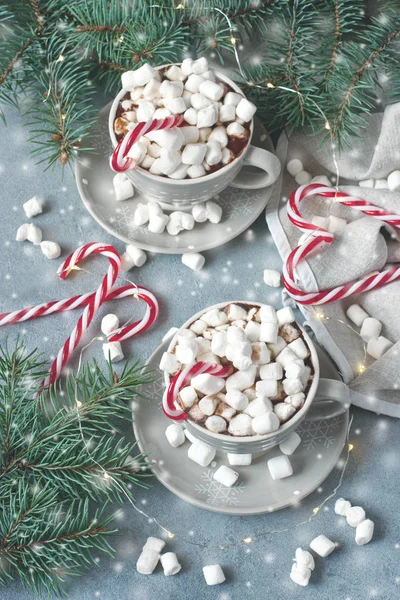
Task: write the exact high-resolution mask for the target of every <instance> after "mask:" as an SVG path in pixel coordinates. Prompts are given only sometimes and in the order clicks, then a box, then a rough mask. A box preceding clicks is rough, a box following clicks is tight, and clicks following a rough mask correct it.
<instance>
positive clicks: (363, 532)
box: [356, 519, 374, 546]
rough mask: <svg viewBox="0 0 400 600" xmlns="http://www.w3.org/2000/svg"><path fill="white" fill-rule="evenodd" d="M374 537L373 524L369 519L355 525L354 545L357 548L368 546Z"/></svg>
mask: <svg viewBox="0 0 400 600" xmlns="http://www.w3.org/2000/svg"><path fill="white" fill-rule="evenodd" d="M373 535H374V522H373V521H371V520H370V519H365V521H362V522H361V523H360V524H359V525H357V529H356V544H358V545H359V546H364V545H365V544H368V543H369V542H370V541H371V540H372V537H373Z"/></svg>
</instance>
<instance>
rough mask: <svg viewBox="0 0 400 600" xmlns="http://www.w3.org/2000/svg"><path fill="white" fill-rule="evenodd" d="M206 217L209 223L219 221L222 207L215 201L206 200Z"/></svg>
mask: <svg viewBox="0 0 400 600" xmlns="http://www.w3.org/2000/svg"><path fill="white" fill-rule="evenodd" d="M206 210H207V219H208V220H209V221H210V223H214V224H216V223H219V222H220V221H221V218H222V208H221V207H220V206H219V204H217V203H216V202H213V201H212V200H208V201H207V202H206Z"/></svg>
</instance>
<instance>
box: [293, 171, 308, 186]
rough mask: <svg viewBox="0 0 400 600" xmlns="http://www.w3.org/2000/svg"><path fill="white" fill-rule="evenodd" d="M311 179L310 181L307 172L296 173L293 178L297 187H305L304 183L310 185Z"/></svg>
mask: <svg viewBox="0 0 400 600" xmlns="http://www.w3.org/2000/svg"><path fill="white" fill-rule="evenodd" d="M311 179H312V177H311V175H310V173H308V172H307V171H300V173H297V175H296V176H295V181H296V183H298V184H299V185H305V184H306V183H311Z"/></svg>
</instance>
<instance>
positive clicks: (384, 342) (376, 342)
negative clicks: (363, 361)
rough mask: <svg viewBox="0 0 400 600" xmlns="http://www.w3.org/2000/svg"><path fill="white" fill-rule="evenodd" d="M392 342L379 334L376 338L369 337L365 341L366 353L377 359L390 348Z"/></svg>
mask: <svg viewBox="0 0 400 600" xmlns="http://www.w3.org/2000/svg"><path fill="white" fill-rule="evenodd" d="M392 346H393V342H391V341H390V340H388V339H387V338H385V337H384V336H383V335H380V336H379V337H378V338H377V339H376V338H371V339H370V340H369V341H368V343H367V354H369V355H370V356H372V358H375V360H379V359H380V358H382V356H383V355H384V354H385V352H387V351H388V350H390V348H392Z"/></svg>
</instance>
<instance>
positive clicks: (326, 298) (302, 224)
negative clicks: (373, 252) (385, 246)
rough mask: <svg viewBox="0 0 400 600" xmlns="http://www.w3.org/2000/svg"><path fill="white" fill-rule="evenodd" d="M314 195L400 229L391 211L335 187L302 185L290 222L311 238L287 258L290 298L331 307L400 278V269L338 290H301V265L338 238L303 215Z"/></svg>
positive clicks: (285, 272) (286, 283) (290, 205)
mask: <svg viewBox="0 0 400 600" xmlns="http://www.w3.org/2000/svg"><path fill="white" fill-rule="evenodd" d="M310 195H313V196H315V195H319V196H323V197H324V198H334V199H335V200H336V201H337V202H339V203H340V204H343V205H344V206H350V207H351V208H354V209H356V210H359V211H361V212H363V213H364V214H366V215H368V216H371V217H374V218H375V219H379V220H380V221H382V222H383V223H385V224H387V225H390V226H392V227H400V216H399V215H396V214H393V213H391V212H389V211H386V210H384V209H383V208H379V207H378V206H375V205H374V204H370V203H369V202H366V201H365V200H361V199H360V198H356V197H354V196H349V195H348V194H346V193H345V192H340V191H338V190H336V189H335V188H330V187H327V186H325V185H322V184H309V185H302V186H300V187H299V188H298V189H297V190H296V191H294V192H292V194H291V195H290V198H289V202H288V208H287V212H288V217H289V220H290V221H291V222H292V223H293V225H295V226H296V227H297V228H298V229H300V230H301V231H304V232H308V233H310V238H309V239H307V240H305V242H304V243H303V244H301V246H297V247H296V248H294V249H293V250H292V251H291V253H290V254H289V256H288V258H287V259H286V261H285V263H284V267H283V284H284V286H285V288H286V289H287V291H288V292H289V294H290V296H292V298H294V300H296V302H299V303H300V304H314V305H318V304H327V303H329V302H335V301H336V300H340V299H342V298H347V297H348V296H352V295H353V294H360V293H361V292H367V291H369V290H372V289H375V288H378V287H381V286H383V285H386V284H387V283H391V282H392V281H396V280H397V279H399V278H400V266H398V267H393V268H392V269H387V270H386V271H381V272H380V273H378V274H376V275H369V276H367V277H364V278H363V279H359V280H358V281H353V282H350V283H347V284H346V285H340V286H337V287H335V288H331V289H328V290H324V291H322V292H305V291H303V290H302V289H300V288H299V287H298V285H297V284H296V281H295V274H294V272H295V269H296V267H297V265H298V264H299V263H300V262H301V261H302V260H304V259H305V258H306V257H307V256H308V255H309V254H310V253H311V252H313V251H314V250H317V249H319V248H322V247H323V246H325V244H331V243H332V242H333V240H334V239H335V238H334V236H333V234H332V233H329V232H328V231H326V230H325V229H323V228H321V227H318V226H317V225H314V224H313V223H309V222H308V221H306V220H305V219H304V218H303V217H302V216H301V213H300V210H299V205H300V202H301V201H302V200H304V198H307V196H310Z"/></svg>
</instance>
